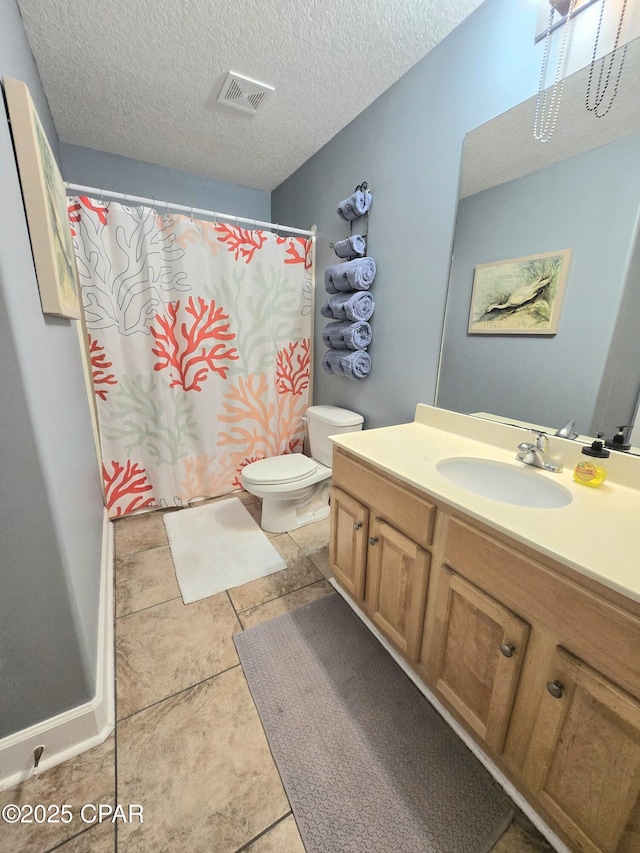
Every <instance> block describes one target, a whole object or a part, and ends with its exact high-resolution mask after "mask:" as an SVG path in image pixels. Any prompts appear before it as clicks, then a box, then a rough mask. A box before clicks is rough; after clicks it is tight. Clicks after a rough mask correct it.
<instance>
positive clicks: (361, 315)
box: [320, 290, 375, 321]
mask: <svg viewBox="0 0 640 853" xmlns="http://www.w3.org/2000/svg"><path fill="white" fill-rule="evenodd" d="M374 308H375V305H374V302H373V296H372V295H371V294H370V293H369V292H368V291H367V290H356V292H355V293H334V294H333V296H330V297H329V298H328V299H327V301H326V302H325V303H324V305H323V306H322V308H321V309H320V313H321V314H322V316H323V317H326V318H327V319H328V320H351V321H355V320H369V319H370V317H371V315H372V314H373V309H374Z"/></svg>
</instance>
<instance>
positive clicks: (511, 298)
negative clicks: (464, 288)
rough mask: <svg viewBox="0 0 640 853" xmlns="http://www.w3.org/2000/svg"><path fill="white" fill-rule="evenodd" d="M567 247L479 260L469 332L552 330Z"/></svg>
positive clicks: (534, 332)
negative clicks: (485, 260) (558, 249)
mask: <svg viewBox="0 0 640 853" xmlns="http://www.w3.org/2000/svg"><path fill="white" fill-rule="evenodd" d="M572 254H573V252H572V250H571V249H562V250H560V251H557V252H544V253H542V254H539V255H527V256H525V257H522V258H509V259H507V260H504V261H492V262H490V263H486V264H478V265H477V266H476V268H475V271H474V276H473V288H472V292H471V305H470V308H469V325H468V329H467V331H468V333H469V334H470V335H477V334H482V335H555V334H557V331H558V326H559V323H560V314H561V311H562V303H563V300H564V292H565V288H566V284H567V277H568V275H569V267H570V265H571V258H572Z"/></svg>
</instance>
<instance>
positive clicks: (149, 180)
mask: <svg viewBox="0 0 640 853" xmlns="http://www.w3.org/2000/svg"><path fill="white" fill-rule="evenodd" d="M60 151H61V155H62V172H63V175H64V178H65V180H66V181H68V182H69V183H72V184H83V185H84V186H88V187H97V188H99V189H103V190H107V189H109V190H114V191H116V192H122V193H128V194H129V195H137V196H142V197H143V198H152V199H153V198H155V199H156V200H157V201H158V202H162V201H170V202H174V203H175V204H184V205H186V206H187V207H199V208H202V209H204V210H215V211H217V212H218V213H230V214H233V215H234V216H244V217H246V218H248V219H257V220H259V221H261V222H271V194H270V193H268V192H265V191H264V190H255V189H251V187H243V186H241V185H240V184H231V183H229V182H227V181H217V180H215V179H214V178H206V177H202V176H201V175H194V174H192V173H191V172H181V171H179V170H177V169H168V168H165V167H164V166H156V165H155V164H153V163H143V162H141V161H140V160H132V159H130V158H129V157H120V156H118V155H117V154H107V153H106V152H104V151H94V150H93V149H91V148H83V147H81V146H79V145H69V144H67V143H61V144H60Z"/></svg>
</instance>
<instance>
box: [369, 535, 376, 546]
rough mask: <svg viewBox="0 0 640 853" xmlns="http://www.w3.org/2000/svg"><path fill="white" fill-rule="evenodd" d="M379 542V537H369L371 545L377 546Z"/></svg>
mask: <svg viewBox="0 0 640 853" xmlns="http://www.w3.org/2000/svg"><path fill="white" fill-rule="evenodd" d="M377 541H378V537H377V536H370V537H369V545H375V544H376V542H377Z"/></svg>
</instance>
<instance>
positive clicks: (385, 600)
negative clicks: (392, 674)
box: [366, 518, 429, 661]
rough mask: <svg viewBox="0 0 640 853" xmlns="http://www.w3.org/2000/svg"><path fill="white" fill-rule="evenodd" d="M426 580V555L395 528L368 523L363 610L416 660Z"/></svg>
mask: <svg viewBox="0 0 640 853" xmlns="http://www.w3.org/2000/svg"><path fill="white" fill-rule="evenodd" d="M428 581H429V555H428V554H427V552H426V551H423V550H422V548H420V547H419V546H418V545H416V543H415V542H412V541H411V539H408V538H407V537H406V536H405V535H404V534H402V533H400V532H399V531H398V530H396V529H395V527H391V525H389V524H387V523H386V522H384V521H381V520H380V519H379V518H374V519H373V521H372V523H371V524H370V526H369V548H368V554H367V589H366V610H367V613H368V615H369V618H370V619H371V621H372V622H373V623H374V624H375V625H376V626H377V627H378V628H379V629H380V630H381V631H382V633H383V634H384V635H385V636H386V637H387V638H388V639H389V640H391V642H392V643H393V644H394V645H395V646H396V647H397V648H398V650H399V651H400V652H402V654H403V655H404V656H405V657H406V658H407V659H408V660H410V661H415V660H417V659H418V653H419V650H420V639H421V636H422V626H423V623H424V613H425V606H426V598H427V584H428Z"/></svg>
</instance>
